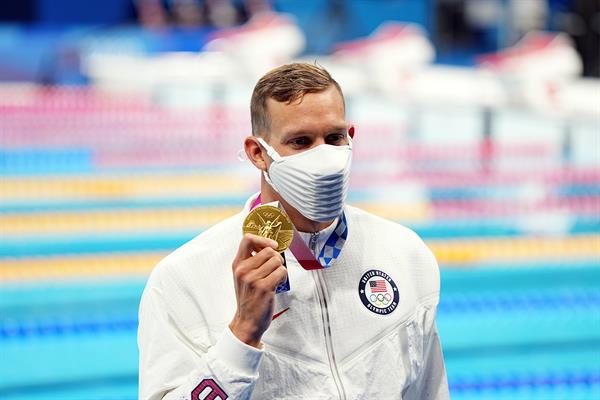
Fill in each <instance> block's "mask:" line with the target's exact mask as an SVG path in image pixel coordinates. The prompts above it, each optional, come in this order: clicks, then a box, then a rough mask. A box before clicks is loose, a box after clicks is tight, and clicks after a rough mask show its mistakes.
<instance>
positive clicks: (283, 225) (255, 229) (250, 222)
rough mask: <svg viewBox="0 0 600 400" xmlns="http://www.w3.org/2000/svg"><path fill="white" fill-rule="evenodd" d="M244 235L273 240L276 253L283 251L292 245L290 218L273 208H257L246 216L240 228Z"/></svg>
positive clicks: (292, 227) (292, 229)
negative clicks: (250, 234) (275, 243)
mask: <svg viewBox="0 0 600 400" xmlns="http://www.w3.org/2000/svg"><path fill="white" fill-rule="evenodd" d="M242 230H243V231H244V233H252V234H254V235H258V236H262V237H266V238H268V239H273V240H275V241H276V242H277V251H278V252H279V253H281V252H283V251H285V250H286V249H287V248H288V247H290V244H291V243H292V238H293V237H294V225H292V221H290V218H289V217H288V216H287V215H286V214H285V213H284V212H283V211H282V210H280V209H279V208H277V207H274V206H258V207H256V208H255V209H254V210H252V211H251V212H250V214H248V216H247V217H246V219H245V220H244V226H243V227H242Z"/></svg>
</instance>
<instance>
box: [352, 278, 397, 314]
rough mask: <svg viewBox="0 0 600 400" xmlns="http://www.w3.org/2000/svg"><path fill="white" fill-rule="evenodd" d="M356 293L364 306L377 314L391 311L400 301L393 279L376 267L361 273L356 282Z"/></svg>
mask: <svg viewBox="0 0 600 400" xmlns="http://www.w3.org/2000/svg"><path fill="white" fill-rule="evenodd" d="M358 294H359V296H360V300H361V301H362V303H363V304H364V306H365V307H366V308H367V309H368V310H369V311H371V312H373V313H375V314H379V315H387V314H389V313H391V312H392V311H394V310H395V309H396V308H397V307H398V303H399V301H400V293H399V291H398V286H396V283H395V282H394V280H393V279H392V278H391V277H390V276H389V275H388V274H386V273H385V272H383V271H380V270H378V269H371V270H369V271H367V272H365V273H364V274H363V276H362V278H360V281H359V283H358Z"/></svg>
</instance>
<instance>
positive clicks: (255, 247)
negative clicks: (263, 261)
mask: <svg viewBox="0 0 600 400" xmlns="http://www.w3.org/2000/svg"><path fill="white" fill-rule="evenodd" d="M278 245H279V244H278V243H277V242H276V241H274V240H273V239H267V238H266V237H262V236H258V235H253V234H251V233H245V234H244V236H243V237H242V240H241V242H240V246H239V248H238V252H237V254H236V256H235V261H236V262H237V261H241V260H245V259H247V258H249V257H250V256H252V252H253V251H255V252H259V251H261V250H262V249H264V248H265V247H271V248H272V249H274V250H276V249H277V246H278Z"/></svg>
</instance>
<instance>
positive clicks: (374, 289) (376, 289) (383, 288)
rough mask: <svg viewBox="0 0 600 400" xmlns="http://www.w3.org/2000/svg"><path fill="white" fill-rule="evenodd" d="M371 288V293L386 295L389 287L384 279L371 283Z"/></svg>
mask: <svg viewBox="0 0 600 400" xmlns="http://www.w3.org/2000/svg"><path fill="white" fill-rule="evenodd" d="M369 286H371V293H384V292H387V285H386V284H385V280H384V279H374V280H372V281H371V282H369Z"/></svg>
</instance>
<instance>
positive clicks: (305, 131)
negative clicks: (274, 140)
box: [281, 124, 348, 144]
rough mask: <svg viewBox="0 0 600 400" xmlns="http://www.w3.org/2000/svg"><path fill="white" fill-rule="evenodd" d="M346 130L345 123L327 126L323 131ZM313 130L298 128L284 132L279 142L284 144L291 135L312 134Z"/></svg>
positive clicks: (335, 131) (329, 132)
mask: <svg viewBox="0 0 600 400" xmlns="http://www.w3.org/2000/svg"><path fill="white" fill-rule="evenodd" d="M347 131H348V126H347V125H345V124H344V125H337V126H331V127H330V128H328V129H327V130H326V131H325V132H326V134H327V135H329V134H331V133H342V132H344V133H345V132H347ZM314 135H315V134H314V132H311V131H307V130H305V129H299V130H297V131H290V132H287V133H284V134H283V135H282V136H281V143H282V144H284V143H285V141H286V140H288V139H289V138H291V137H294V136H314Z"/></svg>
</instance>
